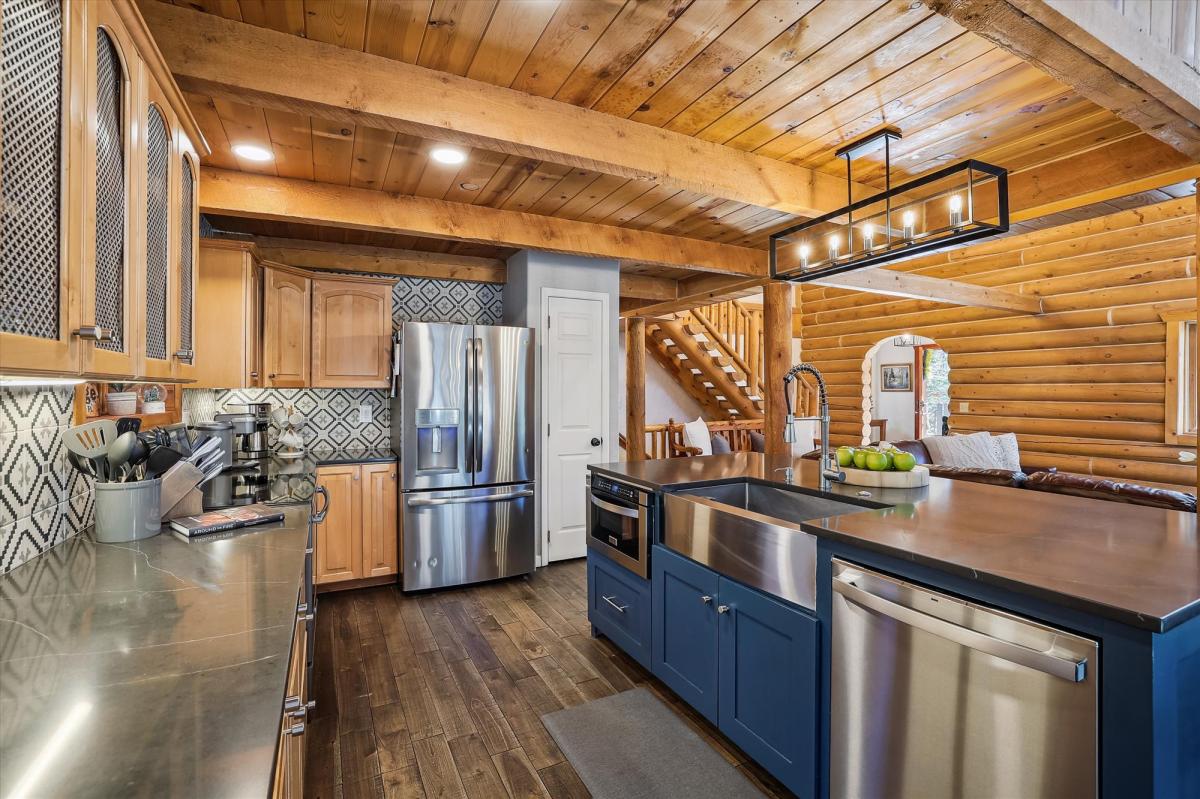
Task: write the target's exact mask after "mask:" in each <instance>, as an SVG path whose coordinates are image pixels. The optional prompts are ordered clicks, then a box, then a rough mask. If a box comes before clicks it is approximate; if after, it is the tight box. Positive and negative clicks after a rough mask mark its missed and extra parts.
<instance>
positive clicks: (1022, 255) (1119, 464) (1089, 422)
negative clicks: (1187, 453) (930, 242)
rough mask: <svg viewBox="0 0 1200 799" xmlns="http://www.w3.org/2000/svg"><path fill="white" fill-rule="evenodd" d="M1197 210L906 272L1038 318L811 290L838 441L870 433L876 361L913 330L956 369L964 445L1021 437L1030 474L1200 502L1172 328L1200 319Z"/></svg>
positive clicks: (814, 349) (1184, 202) (1155, 212)
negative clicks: (1169, 490) (1167, 383)
mask: <svg viewBox="0 0 1200 799" xmlns="http://www.w3.org/2000/svg"><path fill="white" fill-rule="evenodd" d="M1196 226H1197V220H1196V201H1195V200H1194V199H1193V198H1191V197H1188V198H1184V199H1180V200H1170V201H1167V202H1162V203H1159V204H1156V205H1150V206H1145V207H1142V208H1137V209H1134V210H1129V211H1122V212H1119V213H1116V214H1112V215H1110V216H1106V217H1100V218H1096V219H1090V220H1087V221H1083V222H1075V223H1071V224H1067V225H1062V226H1059V227H1054V228H1048V229H1045V230H1039V231H1035V232H1032V233H1027V234H1023V235H1020V236H1010V237H1007V238H1004V239H999V240H995V241H990V242H985V243H982V244H979V245H976V246H973V247H967V248H964V249H961V250H954V251H951V252H948V253H939V254H936V255H931V256H926V257H923V258H919V259H914V260H912V261H909V262H906V263H904V264H902V265H901V266H899V267H897V268H898V269H899V270H900V271H906V272H917V273H920V274H924V275H929V276H933V277H945V278H955V279H959V280H964V281H968V282H971V283H977V284H980V285H986V286H1003V287H1005V288H1007V289H1010V290H1014V291H1020V292H1022V293H1030V294H1037V295H1039V296H1041V297H1042V299H1043V306H1044V308H1045V313H1043V314H1041V315H1038V316H1032V315H1027V314H1016V313H1011V312H1006V311H996V310H988V309H982V308H963V307H948V306H946V305H945V304H942V303H936V302H927V301H918V300H897V299H894V298H887V297H881V296H879V295H873V294H864V293H861V292H853V291H846V290H840V289H829V288H822V287H818V286H806V287H804V288H803V289H802V291H801V303H800V309H801V313H800V314H799V320H800V331H799V332H798V335H800V336H801V338H802V341H803V348H804V358H805V360H808V361H812V362H813V363H814V364H816V365H817V367H818V368H820V369H821V371H822V372H823V373H824V374H825V375H826V379H827V381H828V382H829V384H830V394H831V408H832V414H833V425H832V438H833V440H834V442H835V443H838V444H857V443H860V442H861V441H864V440H866V439H865V437H866V436H868V435H869V433H870V428H869V425H868V423H869V421H870V414H869V411H868V408H869V398H870V388H869V387H868V386H866V385H865V381H864V358H865V356H866V354H867V352H868V350H870V348H871V347H872V346H873V345H875V344H876V343H878V342H879V341H881V340H883V339H886V338H889V337H891V336H894V335H896V334H898V333H902V332H912V333H918V334H920V335H923V336H928V337H929V338H932V339H933V340H934V341H936V342H937V343H938V344H940V345H941V346H942V347H943V348H944V349H945V350H946V352H947V353H948V355H949V360H950V368H951V373H950V384H951V389H950V396H951V403H950V410H951V416H950V425H951V428H952V430H954V431H956V432H972V431H976V430H989V431H991V432H994V433H999V432H1015V433H1017V435H1018V438H1019V440H1020V444H1021V452H1022V461H1023V463H1024V464H1025V465H1026V466H1027V467H1030V466H1047V467H1048V466H1057V467H1058V468H1059V469H1060V470H1062V471H1071V472H1079V473H1084V474H1095V475H1100V476H1106V477H1114V478H1125V479H1129V480H1135V481H1138V482H1147V483H1161V484H1166V485H1171V486H1182V487H1187V488H1188V490H1193V491H1194V490H1195V487H1196V468H1195V466H1194V465H1185V464H1182V463H1180V462H1179V460H1178V453H1179V451H1180V449H1181V447H1178V446H1174V445H1172V446H1167V445H1165V444H1164V441H1165V436H1164V417H1165V411H1164V398H1165V394H1164V377H1165V374H1166V363H1165V357H1166V355H1165V354H1166V325H1165V324H1164V323H1163V322H1162V320H1161V318H1160V316H1159V315H1160V314H1161V313H1162V312H1164V311H1168V310H1179V309H1183V308H1195V307H1196V296H1197V293H1196V230H1197V227H1196Z"/></svg>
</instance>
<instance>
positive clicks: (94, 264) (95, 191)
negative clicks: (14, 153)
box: [78, 3, 140, 376]
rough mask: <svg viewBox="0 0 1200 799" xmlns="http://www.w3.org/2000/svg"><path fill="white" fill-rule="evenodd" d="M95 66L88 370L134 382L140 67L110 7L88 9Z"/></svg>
mask: <svg viewBox="0 0 1200 799" xmlns="http://www.w3.org/2000/svg"><path fill="white" fill-rule="evenodd" d="M87 6H88V10H87V13H88V15H89V22H90V24H89V26H88V28H89V30H90V35H89V36H88V46H89V52H88V55H89V59H88V69H87V75H88V80H87V82H86V85H87V87H88V89H89V90H90V92H91V93H90V95H89V96H88V98H87V102H86V110H85V115H84V117H85V127H86V132H87V134H86V137H85V153H86V157H85V160H84V169H85V174H84V186H85V191H84V211H85V215H86V216H85V219H84V225H83V227H84V230H83V234H84V246H83V258H82V263H83V286H82V289H83V290H82V291H81V292H80V295H81V300H82V303H81V304H82V309H83V318H82V325H81V326H80V328H79V331H80V332H79V336H78V337H79V340H80V346H81V347H83V370H84V371H85V372H88V373H92V374H98V375H113V376H127V375H132V374H134V373H135V371H136V363H137V357H138V353H139V352H140V346H139V342H138V340H137V319H136V314H135V313H134V303H133V299H134V287H135V285H136V284H135V277H136V276H135V274H134V264H135V263H136V260H137V259H136V253H137V249H136V243H135V236H134V231H135V230H136V224H135V221H134V213H135V211H134V208H135V203H134V201H133V198H134V197H135V191H134V187H135V186H136V180H135V177H136V166H135V158H134V152H135V149H136V141H135V139H134V135H135V131H136V130H137V129H138V127H137V125H136V124H135V120H134V117H133V109H134V107H135V105H134V102H135V99H134V98H135V97H136V95H137V80H136V76H137V73H138V66H137V65H138V62H137V55H136V51H135V50H134V46H133V43H132V42H131V41H130V39H129V38H128V36H127V35H126V33H125V29H124V27H123V26H122V24H121V23H120V21H119V20H118V19H116V16H115V14H114V13H113V11H112V8H111V7H110V6H109V5H108V4H106V3H89V4H87Z"/></svg>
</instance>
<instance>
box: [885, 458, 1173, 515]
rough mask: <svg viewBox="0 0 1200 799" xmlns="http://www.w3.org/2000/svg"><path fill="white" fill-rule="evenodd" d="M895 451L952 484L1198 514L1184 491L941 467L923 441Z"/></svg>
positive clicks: (1053, 473)
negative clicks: (959, 482)
mask: <svg viewBox="0 0 1200 799" xmlns="http://www.w3.org/2000/svg"><path fill="white" fill-rule="evenodd" d="M889 443H891V444H892V446H894V447H896V449H902V450H904V451H905V452H909V453H911V454H912V455H913V457H914V458H916V459H917V463H920V464H924V465H926V466H928V467H929V473H930V474H932V475H934V476H935V477H945V478H949V479H951V480H970V481H971V482H975V483H986V484H988V485H999V486H1011V487H1013V488H1024V489H1028V490H1031V491H1045V492H1048V493H1052V494H1069V495H1071V496H1074V497H1088V498H1090V499H1103V500H1105V501H1107V502H1125V503H1128V504H1131V505H1146V506H1149V507H1152V508H1165V509H1167V510H1179V511H1186V512H1188V513H1195V512H1196V496H1195V495H1194V494H1189V493H1187V492H1184V491H1172V490H1170V489H1167V488H1155V487H1154V486H1147V485H1140V484H1138V483H1127V482H1123V481H1120V480H1110V479H1108V478H1106V477H1094V476H1092V475H1086V474H1073V473H1070V472H1060V471H1058V470H1057V469H1053V468H1051V469H1026V468H1025V467H1024V466H1022V468H1021V470H1020V471H1016V472H1014V471H1009V470H1007V469H975V468H970V467H963V466H939V465H937V464H933V463H930V457H929V450H928V449H927V448H926V447H925V445H924V444H923V443H922V442H921V441H920V440H912V441H892V442H889Z"/></svg>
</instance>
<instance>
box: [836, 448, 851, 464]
mask: <svg viewBox="0 0 1200 799" xmlns="http://www.w3.org/2000/svg"><path fill="white" fill-rule="evenodd" d="M837 459H838V466H849V465H850V464H852V463H854V447H838V448H837Z"/></svg>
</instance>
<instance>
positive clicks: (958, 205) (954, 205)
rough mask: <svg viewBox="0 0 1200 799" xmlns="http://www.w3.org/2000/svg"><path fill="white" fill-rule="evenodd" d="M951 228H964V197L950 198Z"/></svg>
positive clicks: (955, 196) (952, 196)
mask: <svg viewBox="0 0 1200 799" xmlns="http://www.w3.org/2000/svg"><path fill="white" fill-rule="evenodd" d="M950 227H962V197H961V196H959V195H957V194H954V195H951V196H950Z"/></svg>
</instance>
